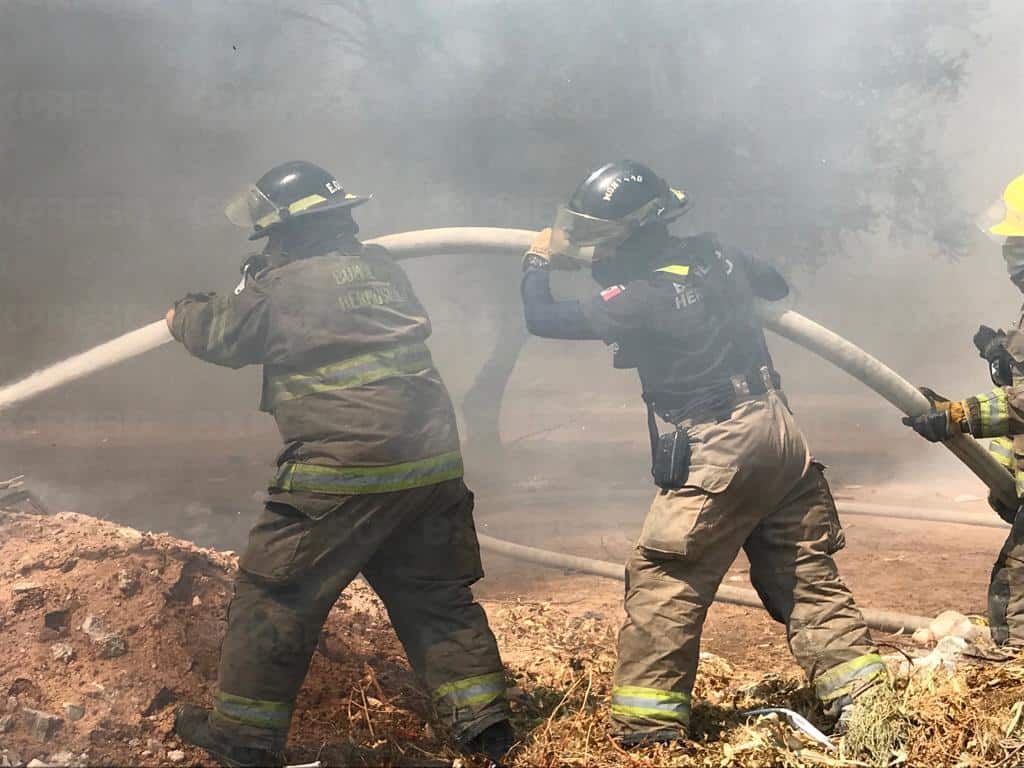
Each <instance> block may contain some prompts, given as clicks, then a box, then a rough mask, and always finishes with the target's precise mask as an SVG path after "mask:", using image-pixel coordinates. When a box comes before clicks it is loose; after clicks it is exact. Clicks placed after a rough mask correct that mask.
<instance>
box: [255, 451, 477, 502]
mask: <svg viewBox="0 0 1024 768" xmlns="http://www.w3.org/2000/svg"><path fill="white" fill-rule="evenodd" d="M462 475H463V466H462V454H461V453H460V452H459V451H449V452H448V453H442V454H441V455H440V456H431V457H429V458H425V459H416V460H415V461H406V462H402V463H401V464H388V465H385V466H381V467H328V466H324V465H321V464H300V463H298V462H293V461H289V462H285V463H284V464H282V465H281V466H280V467H279V468H278V471H277V475H276V476H275V477H274V480H273V482H272V483H271V486H270V488H271V490H280V491H306V492H309V493H329V494H338V495H346V496H347V495H350V494H359V493H390V492H392V491H405V490H409V489H411V488H422V487H423V486H425V485H436V484H437V483H441V482H444V481H445V480H454V479H456V478H459V477H462Z"/></svg>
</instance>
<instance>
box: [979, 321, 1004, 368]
mask: <svg viewBox="0 0 1024 768" xmlns="http://www.w3.org/2000/svg"><path fill="white" fill-rule="evenodd" d="M1005 341H1006V333H1005V332H1004V331H1002V330H999V331H997V330H995V329H994V328H989V327H988V326H987V325H982V326H980V327H979V328H978V332H977V333H976V334H974V346H975V347H977V348H978V354H980V355H981V356H982V357H983V358H984V359H985V360H991V359H992V356H993V355H994V354H995V353H996V352H997V351H998V349H999V348H1000V347H1002V345H1003V343H1004V342H1005Z"/></svg>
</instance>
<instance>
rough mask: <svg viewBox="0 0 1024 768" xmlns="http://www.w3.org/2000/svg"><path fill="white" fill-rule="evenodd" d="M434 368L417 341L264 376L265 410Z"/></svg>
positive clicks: (428, 352) (420, 343)
mask: <svg viewBox="0 0 1024 768" xmlns="http://www.w3.org/2000/svg"><path fill="white" fill-rule="evenodd" d="M433 365H434V362H433V359H432V358H431V356H430V350H429V349H428V348H427V345H426V344H424V343H422V342H416V343H414V344H406V345H403V346H400V347H393V348H392V349H387V350H384V351H381V352H369V353H367V354H365V355H358V356H356V357H350V358H347V359H345V360H341V361H340V362H337V363H331V364H329V365H324V366H321V367H320V368H316V369H314V370H312V371H305V372H302V373H282V374H278V375H273V376H267V382H266V386H267V389H266V393H267V398H268V399H267V403H266V409H267V410H273V409H274V407H275V406H277V405H278V404H280V403H282V402H285V401H287V400H297V399H299V398H302V397H306V396H308V395H317V394H322V393H324V392H332V391H335V390H341V389H351V388H352V387H361V386H364V385H366V384H372V383H373V382H375V381H380V380H381V379H386V378H389V377H392V376H402V375H407V374H414V373H419V372H421V371H424V370H427V369H428V368H431V367H433Z"/></svg>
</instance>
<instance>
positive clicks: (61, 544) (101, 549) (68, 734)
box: [0, 512, 1024, 767]
mask: <svg viewBox="0 0 1024 768" xmlns="http://www.w3.org/2000/svg"><path fill="white" fill-rule="evenodd" d="M235 568H236V561H235V558H234V556H233V555H232V554H231V553H220V552H216V551H213V550H206V549H201V548H199V547H195V546H193V545H191V544H189V543H187V542H183V541H180V540H178V539H174V538H172V537H170V536H166V535H160V534H150V533H142V532H139V531H136V530H134V529H130V528H124V527H120V526H117V525H114V524H111V523H107V522H103V521H99V520H96V519H93V518H89V517H84V516H81V515H75V514H70V513H62V514H58V515H55V516H52V517H45V516H39V515H33V514H25V513H21V512H18V513H9V514H7V515H6V516H4V515H3V513H2V512H0V766H16V765H24V764H27V763H29V762H30V761H32V760H37V761H38V762H36V763H35V764H34V765H35V766H39V765H42V764H50V765H65V766H72V765H190V764H208V761H207V760H206V758H205V756H204V755H203V753H201V752H200V751H197V750H193V749H191V748H189V747H187V746H184V745H182V744H181V743H180V742H179V741H178V740H177V739H176V738H175V737H174V735H173V733H172V732H171V722H172V714H173V709H174V705H175V704H176V703H178V702H181V701H193V702H199V703H208V702H209V697H210V695H211V692H212V690H213V688H214V685H215V682H216V665H217V657H218V652H219V643H220V639H221V637H222V635H223V630H224V622H225V616H226V607H227V603H228V600H229V598H230V593H231V580H232V577H233V573H234V570H235ZM484 604H485V607H486V608H487V610H488V613H489V615H490V617H491V621H492V626H493V628H494V630H495V634H496V635H497V636H498V640H499V643H500V645H501V647H502V652H503V655H504V657H505V661H506V665H507V671H508V675H509V679H510V683H511V684H512V685H513V686H514V687H513V688H512V698H513V706H514V709H515V712H516V725H517V727H518V729H519V732H520V733H521V734H522V736H523V743H522V745H521V747H520V749H519V750H518V752H517V754H516V756H515V757H514V758H513V759H512V762H511V764H512V765H513V766H523V767H525V766H536V765H544V766H580V765H598V766H602V765H604V766H611V765H624V764H629V765H638V766H660V765H673V766H729V765H748V766H772V765H780V766H797V765H834V766H845V765H851V766H852V765H886V764H888V763H890V762H891V761H897V762H892V764H897V763H899V764H904V765H911V766H943V765H949V766H953V765H962V766H996V765H1015V764H1017V763H1016V762H1014V761H1015V760H1016V761H1018V762H1019V761H1020V760H1021V758H1022V757H1024V729H1022V727H1021V721H1022V720H1024V717H1022V715H1024V661H1021V660H1018V661H1016V662H1010V663H1006V662H1003V663H998V664H981V665H973V666H962V667H960V668H958V670H957V671H955V672H954V673H953V674H952V675H947V674H945V673H942V672H941V670H940V672H939V673H936V674H935V675H923V674H921V673H915V675H914V676H912V677H911V678H910V679H909V680H907V679H903V680H901V681H900V682H899V683H898V685H897V687H896V690H895V694H896V696H895V698H894V699H892V700H891V701H890V703H889V704H888V705H887V706H888V707H889V708H888V709H886V710H885V711H884V713H883V714H882V715H880V718H879V719H880V722H873V723H870V724H869V725H870V729H867V730H865V732H866V733H869V735H870V739H867V738H865V739H862V741H864V743H865V744H867V746H866V747H862V748H861V750H860V751H859V752H857V753H856V754H853V753H852V752H851V749H850V748H849V745H840V747H841V749H840V750H839V751H835V752H831V753H827V752H826V751H825V750H823V749H822V748H821V747H820V746H819V745H815V744H814V743H813V742H812V741H810V740H808V739H807V738H804V737H801V736H799V735H798V734H797V733H796V732H795V731H794V730H793V729H792V728H790V727H789V726H788V725H786V724H785V723H784V722H783V721H781V720H779V718H778V717H774V718H768V719H767V720H763V721H760V722H759V723H751V722H750V721H749V719H748V718H746V717H745V716H744V715H743V713H744V712H745V711H747V710H749V709H753V708H757V707H766V706H771V707H787V708H790V709H793V710H795V711H797V712H799V713H800V714H802V715H804V716H806V717H807V718H808V719H810V720H811V721H812V722H813V723H815V724H816V725H818V726H819V727H822V728H824V727H826V722H825V721H824V718H823V716H822V714H821V712H820V709H818V707H817V705H816V704H815V702H814V700H813V697H812V696H811V695H810V692H809V691H808V689H807V687H806V686H805V685H804V684H803V683H802V681H800V680H799V679H797V678H795V677H792V676H781V677H780V676H776V675H767V676H766V675H765V666H766V665H765V664H763V663H762V664H761V665H759V666H754V665H753V664H752V663H744V665H743V666H742V667H741V666H740V665H738V664H737V665H732V664H730V663H729V662H727V661H726V660H724V659H722V658H719V657H717V656H712V655H710V654H706V655H705V656H704V658H703V660H702V664H701V671H700V675H699V678H698V683H697V689H696V691H695V693H696V700H697V701H698V703H697V705H696V707H695V710H694V723H693V726H694V737H695V738H694V741H693V742H690V743H688V744H686V745H683V746H675V747H652V748H647V749H641V750H637V751H634V752H631V753H628V754H627V753H625V752H623V751H622V750H620V749H619V748H618V747H617V746H616V745H615V744H614V743H613V742H612V741H611V739H610V738H609V731H608V725H607V708H608V698H609V694H610V682H611V675H612V669H613V662H614V647H615V643H614V638H615V631H616V624H617V618H616V617H615V616H609V615H608V614H607V613H606V612H604V611H595V610H589V609H587V607H586V606H585V605H583V606H580V605H574V604H572V603H571V602H570V603H568V604H555V603H552V602H550V601H537V600H527V599H515V598H513V599H503V600H488V601H484ZM896 658H897V659H898V658H900V657H898V656H897V657H896ZM768 666H770V665H768ZM880 711H881V710H880ZM430 722H431V718H430V702H429V700H428V699H427V697H426V696H425V695H424V693H423V692H422V690H421V689H420V687H419V686H418V684H417V681H416V680H415V678H414V676H413V675H412V673H411V672H410V671H409V669H408V665H407V663H406V661H405V659H404V656H403V654H402V650H401V647H400V646H399V644H398V642H397V640H396V638H395V636H394V633H393V632H392V630H391V628H390V626H389V625H388V622H387V617H386V613H385V612H384V609H383V606H382V605H381V604H380V603H379V601H378V600H377V599H376V597H375V596H374V595H373V593H372V592H371V591H370V590H369V588H368V587H366V586H365V585H364V584H362V583H361V582H357V583H356V584H354V585H353V586H352V587H351V588H350V589H349V590H347V591H346V594H345V596H344V597H343V599H342V600H341V601H339V603H338V605H337V606H336V607H335V609H334V610H333V611H332V613H331V616H330V618H329V620H328V623H327V625H326V627H325V630H324V634H323V637H322V638H321V643H320V648H319V652H318V653H317V654H316V655H315V656H314V659H313V664H312V668H311V671H310V674H309V676H308V677H307V681H306V685H305V687H304V688H303V690H302V692H301V694H300V697H299V700H298V702H297V708H296V714H295V718H294V720H293V727H292V733H291V739H290V749H289V759H290V761H292V762H295V763H302V762H309V761H313V760H317V759H319V760H321V761H322V762H323V763H324V765H325V766H339V765H346V766H348V765H399V766H402V765H408V766H411V765H417V766H419V765H427V766H444V765H451V764H452V761H453V759H455V755H453V754H452V753H451V752H450V751H449V750H448V749H447V748H446V747H445V742H444V738H443V736H444V734H443V733H440V732H438V731H437V729H436V727H435V726H431V725H429V723H430ZM886 729H891V730H892V734H889V733H887V732H886ZM880 732H882V733H881V735H879V733H880ZM890 735H892V738H889V737H890ZM869 741H870V744H868V742H869ZM877 744H885V747H884V750H883V753H882V754H871V753H869V752H867V751H865V749H867V748H868V747H870V746H871V745H877ZM843 750H845V752H844V751H843ZM886 751H888V753H887V752H886ZM854 759H856V762H855V761H854ZM463 764H464V765H470V764H471V763H468V762H465V761H464V763H463Z"/></svg>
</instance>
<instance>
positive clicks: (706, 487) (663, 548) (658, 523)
mask: <svg viewBox="0 0 1024 768" xmlns="http://www.w3.org/2000/svg"><path fill="white" fill-rule="evenodd" d="M735 474H736V470H735V469H733V468H731V467H716V466H713V465H709V464H703V465H699V466H692V467H690V474H689V477H688V478H687V484H686V485H684V486H683V487H682V488H680V489H678V490H673V491H662V492H661V493H659V494H658V495H657V496H656V497H655V498H654V502H653V503H652V504H651V509H650V512H648V513H647V517H646V518H645V519H644V524H643V528H642V529H641V531H640V538H639V539H638V541H637V546H638V547H639V548H640V549H642V550H644V551H645V552H648V553H650V554H651V555H652V557H653V559H657V558H658V557H659V556H660V557H662V558H685V557H687V556H688V555H689V554H690V553H691V549H692V547H693V546H694V545H693V542H694V540H695V539H697V538H699V537H700V536H701V534H702V531H705V530H707V529H709V528H711V527H713V526H714V525H715V522H716V521H715V520H714V519H713V518H714V517H716V516H717V512H716V511H715V510H714V506H715V505H714V500H715V498H716V497H718V496H719V495H720V494H722V493H724V492H725V490H726V489H727V488H728V487H729V484H730V483H731V482H732V478H733V476H734V475H735Z"/></svg>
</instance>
